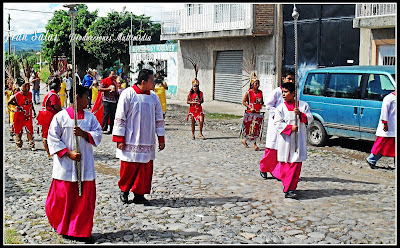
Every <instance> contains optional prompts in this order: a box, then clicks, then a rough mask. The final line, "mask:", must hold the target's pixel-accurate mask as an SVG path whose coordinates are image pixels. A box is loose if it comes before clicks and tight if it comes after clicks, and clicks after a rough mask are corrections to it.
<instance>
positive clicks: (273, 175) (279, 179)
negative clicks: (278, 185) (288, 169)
mask: <svg viewBox="0 0 400 248" xmlns="http://www.w3.org/2000/svg"><path fill="white" fill-rule="evenodd" d="M269 174H271V177H272V178H275V179H276V180H278V181H281V179H278V178H276V177H274V175H272V173H269Z"/></svg>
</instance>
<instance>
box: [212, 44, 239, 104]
mask: <svg viewBox="0 0 400 248" xmlns="http://www.w3.org/2000/svg"><path fill="white" fill-rule="evenodd" d="M242 64H243V51H220V52H217V59H216V62H215V84H214V100H218V101H225V102H233V103H241V102H242V100H243V99H242V67H243V65H242Z"/></svg>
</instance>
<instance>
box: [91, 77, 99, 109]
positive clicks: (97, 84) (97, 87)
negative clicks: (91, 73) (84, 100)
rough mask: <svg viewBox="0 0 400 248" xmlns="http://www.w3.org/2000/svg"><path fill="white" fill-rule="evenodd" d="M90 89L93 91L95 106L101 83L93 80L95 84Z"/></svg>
mask: <svg viewBox="0 0 400 248" xmlns="http://www.w3.org/2000/svg"><path fill="white" fill-rule="evenodd" d="M90 89H91V90H92V103H93V104H94V103H95V102H96V98H97V95H98V93H99V83H98V81H97V80H96V79H95V80H93V83H92V86H90Z"/></svg>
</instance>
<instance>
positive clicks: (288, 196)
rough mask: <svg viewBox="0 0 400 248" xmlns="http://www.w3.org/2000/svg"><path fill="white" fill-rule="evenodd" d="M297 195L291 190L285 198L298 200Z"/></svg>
mask: <svg viewBox="0 0 400 248" xmlns="http://www.w3.org/2000/svg"><path fill="white" fill-rule="evenodd" d="M296 197H297V194H296V193H294V190H289V191H288V192H285V198H292V199H293V198H296Z"/></svg>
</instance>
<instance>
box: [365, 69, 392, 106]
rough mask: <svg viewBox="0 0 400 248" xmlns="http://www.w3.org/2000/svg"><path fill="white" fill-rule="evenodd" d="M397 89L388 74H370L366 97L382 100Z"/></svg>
mask: <svg viewBox="0 0 400 248" xmlns="http://www.w3.org/2000/svg"><path fill="white" fill-rule="evenodd" d="M394 90H395V88H394V85H393V84H392V82H391V81H390V79H389V78H388V77H387V76H386V75H379V74H370V75H369V78H368V84H367V90H366V92H365V93H366V99H368V100H376V101H382V100H383V98H384V97H385V96H386V95H388V94H390V93H391V92H393V91H394Z"/></svg>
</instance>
